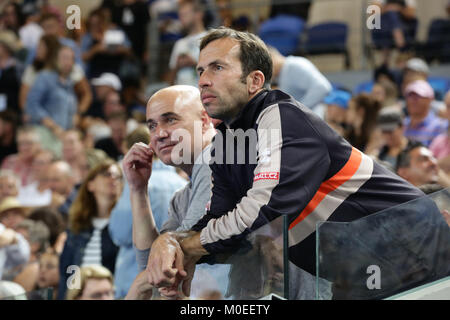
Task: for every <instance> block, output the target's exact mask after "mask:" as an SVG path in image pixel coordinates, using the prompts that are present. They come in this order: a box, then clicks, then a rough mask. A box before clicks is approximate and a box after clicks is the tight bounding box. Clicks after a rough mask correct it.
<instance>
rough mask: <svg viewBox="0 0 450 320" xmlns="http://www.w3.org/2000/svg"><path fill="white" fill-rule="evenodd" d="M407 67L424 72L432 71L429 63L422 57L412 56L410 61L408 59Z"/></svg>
mask: <svg viewBox="0 0 450 320" xmlns="http://www.w3.org/2000/svg"><path fill="white" fill-rule="evenodd" d="M406 69H409V70H413V71H417V72H423V73H425V74H428V73H430V69H429V68H428V64H427V63H426V62H425V61H424V60H422V59H420V58H411V59H409V60H408V61H406Z"/></svg>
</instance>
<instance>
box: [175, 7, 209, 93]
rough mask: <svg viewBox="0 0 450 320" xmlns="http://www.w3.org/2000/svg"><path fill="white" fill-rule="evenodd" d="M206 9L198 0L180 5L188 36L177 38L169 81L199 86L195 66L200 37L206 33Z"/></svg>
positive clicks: (184, 28) (180, 12) (179, 9)
mask: <svg viewBox="0 0 450 320" xmlns="http://www.w3.org/2000/svg"><path fill="white" fill-rule="evenodd" d="M204 13H205V9H204V7H203V5H202V4H201V3H200V1H198V0H183V1H180V2H179V5H178V17H179V19H180V22H181V25H182V27H183V30H184V32H185V33H186V36H185V37H183V38H181V39H179V40H177V41H176V42H175V45H174V47H173V49H172V53H171V55H170V61H169V68H170V71H169V75H168V82H169V83H170V84H186V85H193V86H197V81H198V77H197V74H196V71H195V67H196V65H197V61H198V55H199V48H198V45H199V43H200V39H201V38H202V37H203V36H204V35H205V34H206V31H205V25H204V23H203V17H204Z"/></svg>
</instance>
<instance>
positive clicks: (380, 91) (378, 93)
mask: <svg viewBox="0 0 450 320" xmlns="http://www.w3.org/2000/svg"><path fill="white" fill-rule="evenodd" d="M371 95H372V97H373V98H374V99H375V100H377V101H378V102H379V103H380V105H381V107H382V108H384V107H395V108H398V109H400V108H401V107H400V105H399V102H398V91H397V87H396V85H395V83H394V82H392V81H390V80H387V79H385V80H379V81H377V82H375V83H374V85H373V87H372V92H371Z"/></svg>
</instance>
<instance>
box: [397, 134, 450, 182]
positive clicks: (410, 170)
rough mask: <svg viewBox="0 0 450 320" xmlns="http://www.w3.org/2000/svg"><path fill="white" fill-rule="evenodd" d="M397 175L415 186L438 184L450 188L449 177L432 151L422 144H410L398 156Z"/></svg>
mask: <svg viewBox="0 0 450 320" xmlns="http://www.w3.org/2000/svg"><path fill="white" fill-rule="evenodd" d="M396 171H397V174H398V175H399V176H400V177H402V178H403V179H405V180H407V181H408V182H410V183H411V184H413V185H415V186H422V185H425V184H438V185H441V186H443V187H444V188H447V187H450V179H449V177H448V176H447V175H446V174H445V173H444V172H443V171H442V169H441V168H440V167H439V165H438V163H437V161H436V158H435V157H433V154H432V153H431V151H430V150H429V149H428V148H427V147H425V146H424V145H423V144H421V143H420V142H417V141H415V142H412V143H410V144H409V145H408V146H407V147H406V148H405V149H404V150H403V151H402V152H401V153H400V154H399V156H398V160H397V168H396Z"/></svg>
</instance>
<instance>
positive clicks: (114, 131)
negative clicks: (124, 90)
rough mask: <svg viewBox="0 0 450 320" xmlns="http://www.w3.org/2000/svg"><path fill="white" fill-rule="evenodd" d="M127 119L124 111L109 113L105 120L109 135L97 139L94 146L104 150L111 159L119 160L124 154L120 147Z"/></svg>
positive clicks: (124, 134) (124, 135) (125, 132)
mask: <svg viewBox="0 0 450 320" xmlns="http://www.w3.org/2000/svg"><path fill="white" fill-rule="evenodd" d="M127 120H128V118H127V115H126V113H125V112H118V113H114V114H111V115H110V117H109V118H108V120H107V123H108V126H109V127H110V128H111V136H110V137H107V138H103V139H100V140H99V141H97V143H96V144H95V148H97V149H100V150H103V151H105V152H106V154H107V155H108V156H109V157H110V158H111V159H114V160H116V161H119V160H120V159H121V158H122V157H123V155H124V153H123V148H122V147H123V143H124V141H125V138H126V135H127Z"/></svg>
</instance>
